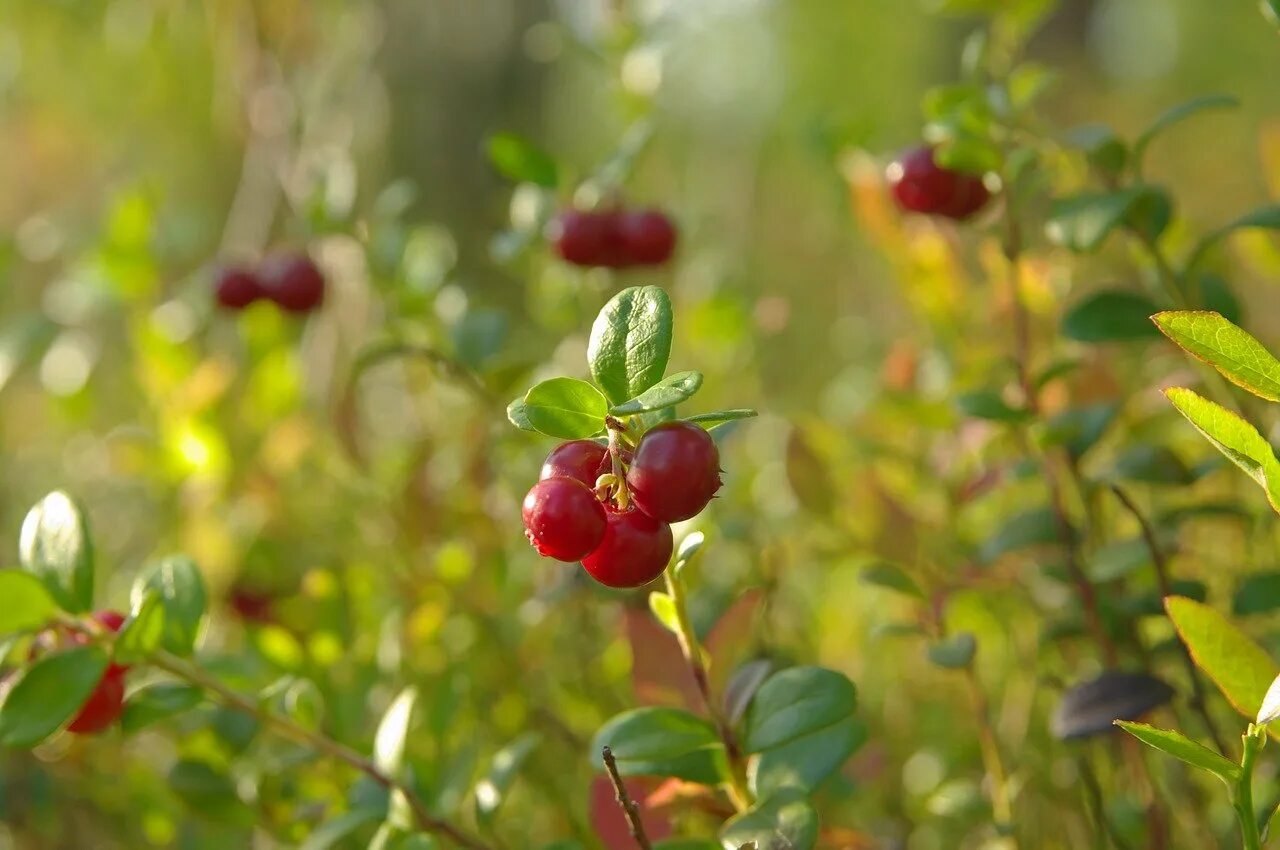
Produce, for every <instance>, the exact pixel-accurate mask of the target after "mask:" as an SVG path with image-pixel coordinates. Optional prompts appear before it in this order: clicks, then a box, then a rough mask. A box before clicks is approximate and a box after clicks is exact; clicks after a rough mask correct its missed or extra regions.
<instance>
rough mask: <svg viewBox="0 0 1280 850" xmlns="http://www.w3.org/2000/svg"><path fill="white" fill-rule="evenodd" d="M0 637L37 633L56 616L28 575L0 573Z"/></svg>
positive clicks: (45, 593)
mask: <svg viewBox="0 0 1280 850" xmlns="http://www.w3.org/2000/svg"><path fill="white" fill-rule="evenodd" d="M0 599H3V600H4V606H3V607H0V635H7V634H12V633H14V632H25V631H30V630H32V629H38V628H40V627H41V626H43V625H45V624H46V623H48V622H49V621H50V620H51V619H53V617H54V616H55V615H56V614H57V613H58V605H57V603H56V602H54V599H53V596H52V595H51V594H50V593H49V591H48V590H46V589H45V586H44V584H42V583H41V582H40V579H38V578H37V577H36V576H34V575H32V574H31V573H24V572H18V571H17V570H0Z"/></svg>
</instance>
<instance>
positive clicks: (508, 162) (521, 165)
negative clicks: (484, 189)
mask: <svg viewBox="0 0 1280 850" xmlns="http://www.w3.org/2000/svg"><path fill="white" fill-rule="evenodd" d="M485 149H486V152H487V153H488V154H489V162H491V163H493V167H494V168H496V169H497V170H498V173H499V174H501V175H502V176H503V177H506V178H507V179H508V180H516V181H523V182H526V183H536V184H538V185H539V186H546V187H547V188H548V189H554V188H555V187H556V185H557V184H558V183H559V182H560V174H559V169H558V168H557V167H556V161H555V160H554V159H552V158H551V157H550V156H549V155H548V154H547V153H546V152H544V151H541V150H539V149H538V148H536V147H535V146H534V145H533V144H532V143H530V142H529V141H528V140H527V139H523V138H521V137H519V136H517V135H516V134H514V133H495V134H494V135H492V136H490V137H489V139H488V141H487V142H486V144H485Z"/></svg>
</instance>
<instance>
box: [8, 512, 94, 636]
mask: <svg viewBox="0 0 1280 850" xmlns="http://www.w3.org/2000/svg"><path fill="white" fill-rule="evenodd" d="M18 557H19V559H20V560H21V562H22V568H23V569H25V570H27V571H28V572H30V573H33V574H34V575H36V576H37V577H39V579H40V580H41V581H42V582H44V585H45V587H46V588H48V590H49V593H51V594H52V595H53V598H54V599H55V600H56V601H57V603H58V605H60V606H61V607H62V608H63V609H64V610H66V611H70V612H72V613H77V612H80V611H85V610H88V608H89V606H90V605H92V604H93V546H92V545H91V544H90V542H89V532H88V529H87V528H86V526H85V520H84V516H83V514H82V513H81V511H80V508H79V507H78V506H77V505H76V503H75V502H74V501H72V499H71V497H70V496H68V495H67V494H66V493H63V492H61V491H55V492H53V493H50V494H49V495H47V496H45V497H44V498H43V499H41V500H40V502H39V503H37V504H36V506H35V507H33V508H32V509H31V511H30V512H29V513H28V514H27V518H26V519H25V520H23V523H22V536H21V539H20V541H19V544H18Z"/></svg>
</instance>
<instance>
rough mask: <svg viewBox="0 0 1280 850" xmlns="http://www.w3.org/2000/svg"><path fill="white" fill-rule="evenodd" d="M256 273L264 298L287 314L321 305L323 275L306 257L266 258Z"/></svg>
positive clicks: (289, 255)
mask: <svg viewBox="0 0 1280 850" xmlns="http://www.w3.org/2000/svg"><path fill="white" fill-rule="evenodd" d="M259 274H260V276H261V279H262V285H263V287H264V288H265V290H266V294H267V297H268V298H270V299H271V300H272V301H274V302H276V303H277V304H279V305H280V306H281V307H283V308H284V309H285V310H288V311H289V312H291V313H309V312H311V311H312V310H314V309H316V308H317V307H319V306H320V305H321V304H322V303H324V274H323V273H321V271H320V269H319V268H318V267H317V266H316V264H315V263H314V262H312V261H311V258H310V257H308V256H307V255H306V254H279V255H276V256H273V257H268V258H267V259H266V260H264V261H263V263H262V267H261V268H260V269H259Z"/></svg>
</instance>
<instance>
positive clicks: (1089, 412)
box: [1043, 402, 1120, 460]
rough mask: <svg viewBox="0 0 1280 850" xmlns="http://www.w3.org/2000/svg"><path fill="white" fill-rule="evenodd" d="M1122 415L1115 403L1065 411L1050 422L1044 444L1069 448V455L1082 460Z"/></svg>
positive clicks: (1044, 436)
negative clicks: (1119, 414) (1117, 416)
mask: <svg viewBox="0 0 1280 850" xmlns="http://www.w3.org/2000/svg"><path fill="white" fill-rule="evenodd" d="M1119 412H1120V406H1119V405H1118V404H1114V403H1112V402H1100V403H1098V404H1090V405H1087V406H1085V407H1073V408H1070V409H1068V410H1064V411H1063V412H1062V413H1059V414H1058V415H1057V416H1055V417H1053V419H1051V420H1049V422H1048V424H1047V427H1046V429H1045V431H1044V435H1043V444H1044V445H1046V446H1056V445H1062V446H1065V447H1066V449H1067V452H1068V454H1070V455H1071V457H1072V458H1074V459H1075V460H1079V459H1080V458H1082V457H1084V454H1085V452H1087V451H1089V449H1091V448H1093V447H1094V446H1095V445H1096V444H1097V442H1098V441H1099V440H1101V439H1102V435H1103V434H1105V433H1106V431H1107V428H1108V427H1110V425H1111V423H1112V422H1114V421H1115V419H1116V415H1117V414H1118V413H1119Z"/></svg>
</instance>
